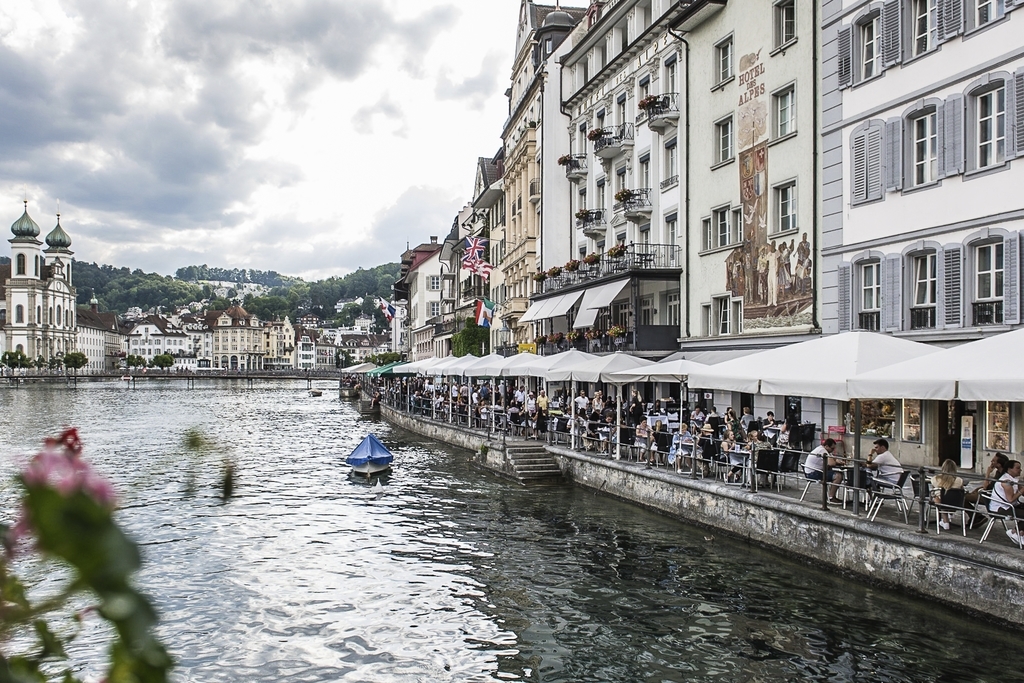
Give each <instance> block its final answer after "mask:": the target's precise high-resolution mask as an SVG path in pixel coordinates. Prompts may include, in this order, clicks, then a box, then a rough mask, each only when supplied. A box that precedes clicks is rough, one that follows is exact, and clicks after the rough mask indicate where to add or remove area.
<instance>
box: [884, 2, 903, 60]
mask: <svg viewBox="0 0 1024 683" xmlns="http://www.w3.org/2000/svg"><path fill="white" fill-rule="evenodd" d="M902 37H903V12H902V11H901V9H900V0H885V4H884V5H882V63H883V64H884V65H885V66H892V65H893V64H899V63H900V62H901V61H903V54H902V51H903V45H902Z"/></svg>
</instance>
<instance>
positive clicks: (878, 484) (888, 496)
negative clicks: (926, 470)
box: [868, 470, 910, 524]
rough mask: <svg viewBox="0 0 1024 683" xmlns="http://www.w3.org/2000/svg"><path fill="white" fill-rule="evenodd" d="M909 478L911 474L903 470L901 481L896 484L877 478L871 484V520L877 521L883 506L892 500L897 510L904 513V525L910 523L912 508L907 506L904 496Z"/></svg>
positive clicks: (869, 512)
mask: <svg viewBox="0 0 1024 683" xmlns="http://www.w3.org/2000/svg"><path fill="white" fill-rule="evenodd" d="M909 476H910V472H909V471H907V470H903V472H901V473H900V478H899V481H897V482H896V483H895V484H894V483H892V482H891V481H888V480H887V479H879V478H877V477H876V478H875V480H874V481H873V482H871V504H870V505H869V506H868V519H869V520H871V521H872V522H873V521H875V517H877V516H878V511H879V510H881V509H882V504H883V503H885V501H887V500H891V501H892V502H893V503H894V504H895V505H896V509H897V510H899V511H900V512H902V513H903V521H904V523H906V524H909V523H910V514H909V512H910V506H909V505H908V504H907V498H906V496H904V495H903V485H904V484H906V483H907V477H909Z"/></svg>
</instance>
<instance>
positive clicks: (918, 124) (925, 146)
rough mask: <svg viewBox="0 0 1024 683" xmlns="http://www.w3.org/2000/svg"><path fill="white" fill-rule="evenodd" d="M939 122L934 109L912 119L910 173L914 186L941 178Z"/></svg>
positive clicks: (910, 127)
mask: <svg viewBox="0 0 1024 683" xmlns="http://www.w3.org/2000/svg"><path fill="white" fill-rule="evenodd" d="M937 123H938V116H937V114H936V113H935V112H934V111H933V112H930V113H926V114H922V115H920V116H917V117H916V118H912V119H910V125H909V130H910V136H911V137H910V145H911V146H910V153H911V159H910V174H911V183H912V184H913V185H914V186H918V185H927V184H928V183H932V182H935V181H936V180H938V178H939V173H938V130H937Z"/></svg>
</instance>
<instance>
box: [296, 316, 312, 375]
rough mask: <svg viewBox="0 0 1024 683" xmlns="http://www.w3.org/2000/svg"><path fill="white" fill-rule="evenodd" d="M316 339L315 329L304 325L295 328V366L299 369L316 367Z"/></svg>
mask: <svg viewBox="0 0 1024 683" xmlns="http://www.w3.org/2000/svg"><path fill="white" fill-rule="evenodd" d="M316 341H317V333H316V331H315V330H307V329H305V328H302V327H297V328H295V367H296V368H297V369H299V370H315V369H316Z"/></svg>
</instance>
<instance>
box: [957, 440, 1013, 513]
mask: <svg viewBox="0 0 1024 683" xmlns="http://www.w3.org/2000/svg"><path fill="white" fill-rule="evenodd" d="M1009 465H1010V459H1009V458H1007V457H1006V456H1005V455H1003V454H1002V453H993V454H992V459H991V460H989V463H988V469H987V470H985V481H983V482H982V483H981V485H980V486H978V487H977V488H974V489H972V490H970V491H968V492H967V494H966V495H965V496H964V503H970V504H971V505H976V504H977V502H978V499H979V498H981V494H982V493H984V492H987V491H991V490H992V487H993V486H995V484H996V482H997V481H998V480H999V478H1000V477H1002V476H1003V473H1004V472H1006V469H1007V468H1008V467H1009Z"/></svg>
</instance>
